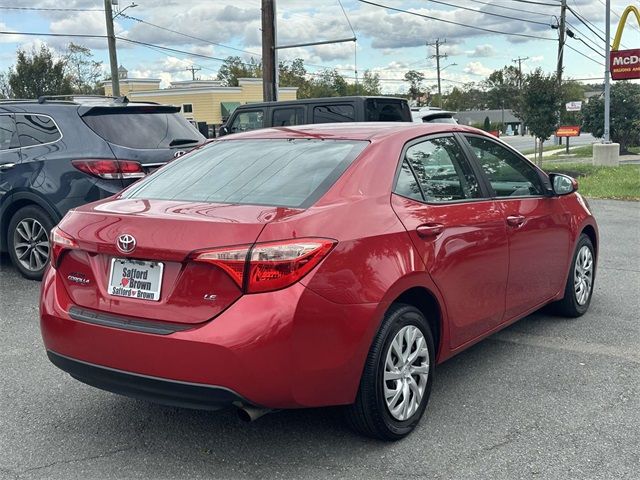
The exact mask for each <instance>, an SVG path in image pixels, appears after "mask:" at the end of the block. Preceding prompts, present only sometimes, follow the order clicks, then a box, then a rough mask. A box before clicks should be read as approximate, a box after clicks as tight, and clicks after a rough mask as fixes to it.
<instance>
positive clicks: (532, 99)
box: [514, 68, 562, 163]
mask: <svg viewBox="0 0 640 480" xmlns="http://www.w3.org/2000/svg"><path fill="white" fill-rule="evenodd" d="M561 103H562V93H561V91H560V86H559V85H558V78H557V77H556V75H555V74H545V73H544V72H543V71H542V69H540V68H538V69H536V70H535V71H533V72H532V73H530V74H529V75H527V76H526V78H525V79H524V84H523V87H522V96H521V98H520V101H519V102H518V104H517V105H516V108H515V112H514V113H515V114H516V116H517V117H518V118H520V119H521V120H522V121H523V122H524V123H525V124H526V125H527V126H528V127H529V130H530V131H531V133H533V135H534V136H536V137H537V138H538V139H539V140H540V148H541V149H542V145H543V144H544V142H545V140H547V139H548V138H549V137H551V135H552V134H553V132H554V131H555V129H556V126H557V124H558V112H559V110H560V106H561ZM540 163H542V156H541V157H540Z"/></svg>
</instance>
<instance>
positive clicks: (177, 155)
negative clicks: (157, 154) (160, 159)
mask: <svg viewBox="0 0 640 480" xmlns="http://www.w3.org/2000/svg"><path fill="white" fill-rule="evenodd" d="M185 153H187V152H185V151H184V150H178V151H177V152H176V153H174V154H173V158H178V157H181V156H182V155H184V154H185Z"/></svg>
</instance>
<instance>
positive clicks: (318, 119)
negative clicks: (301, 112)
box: [313, 104, 356, 123]
mask: <svg viewBox="0 0 640 480" xmlns="http://www.w3.org/2000/svg"><path fill="white" fill-rule="evenodd" d="M355 120H356V114H355V109H354V108H353V105H348V104H343V105H318V106H317V107H313V123H336V122H355Z"/></svg>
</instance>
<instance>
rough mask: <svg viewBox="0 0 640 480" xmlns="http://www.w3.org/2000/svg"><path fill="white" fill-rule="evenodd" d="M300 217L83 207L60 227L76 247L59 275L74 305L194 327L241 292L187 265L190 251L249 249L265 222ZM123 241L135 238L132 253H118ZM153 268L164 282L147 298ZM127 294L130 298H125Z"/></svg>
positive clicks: (142, 205) (149, 206) (191, 206)
mask: <svg viewBox="0 0 640 480" xmlns="http://www.w3.org/2000/svg"><path fill="white" fill-rule="evenodd" d="M299 212H300V210H296V209H286V208H281V207H264V206H250V205H221V204H202V203H185V202H178V201H165V200H134V199H121V200H111V201H107V202H104V203H100V204H96V205H94V206H87V207H82V208H80V209H78V210H77V211H75V212H73V213H72V214H71V215H70V216H69V217H67V218H66V219H65V220H64V221H63V222H62V223H61V225H60V229H61V230H62V231H63V232H64V233H65V234H67V235H68V236H69V237H71V238H73V239H74V241H75V242H76V243H77V247H78V248H73V249H69V250H66V251H65V252H64V253H63V254H62V255H61V257H60V259H59V264H58V266H57V270H58V272H59V274H60V281H61V282H62V283H63V284H64V286H65V288H66V291H67V292H68V294H69V296H70V298H71V300H72V301H73V303H74V304H76V305H77V306H80V307H84V308H88V309H92V310H96V311H107V312H109V313H111V314H116V315H122V316H128V317H134V318H135V317H137V318H144V319H148V320H156V321H158V320H159V321H168V322H174V323H190V324H196V323H200V322H204V321H206V320H209V319H211V318H213V317H215V316H216V315H217V314H219V313H220V312H222V311H223V310H224V309H225V308H227V307H228V306H229V305H231V304H232V303H233V302H235V301H236V300H237V299H238V298H239V297H240V296H241V294H242V291H241V288H240V287H239V286H238V285H237V284H236V283H235V282H234V281H233V279H232V278H231V277H230V276H229V275H228V274H227V273H226V272H225V271H224V270H222V269H220V268H219V267H217V266H215V265H210V264H205V263H199V262H194V261H192V260H191V257H190V255H191V254H192V252H194V251H196V250H201V249H209V248H216V247H224V246H230V245H238V244H252V243H254V242H255V241H256V239H257V238H258V236H259V234H260V232H261V231H262V229H263V228H264V225H265V224H266V223H267V222H269V221H273V220H274V219H282V218H285V217H287V216H290V215H295V214H297V213H299ZM121 235H129V236H130V237H132V238H133V239H134V241H135V248H134V249H133V251H131V252H130V253H123V251H122V250H121V249H119V248H118V246H117V242H118V238H119V237H120V236H121ZM153 268H156V270H155V271H153ZM157 269H160V270H161V272H160V278H161V280H160V282H159V284H155V283H154V285H153V287H154V288H152V289H150V290H156V287H158V288H157V290H158V294H157V300H155V299H151V297H150V296H149V295H146V294H145V292H147V291H148V290H149V289H148V288H147V287H148V286H149V285H147V283H151V282H152V277H153V278H157V277H158V273H157V272H158V270H157ZM145 271H147V272H148V273H147V275H145V274H144V272H145ZM154 272H155V273H154ZM114 275H115V277H114ZM153 281H155V280H153ZM129 282H130V283H129ZM116 286H117V287H118V288H119V290H114V288H115V287H116ZM131 290H133V291H134V297H133V298H130V297H127V296H122V294H123V292H124V293H127V295H129V294H130V293H131ZM139 292H142V294H141V293H139Z"/></svg>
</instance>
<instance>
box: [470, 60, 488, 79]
mask: <svg viewBox="0 0 640 480" xmlns="http://www.w3.org/2000/svg"><path fill="white" fill-rule="evenodd" d="M464 71H465V72H466V73H469V74H471V75H477V76H482V77H486V76H487V75H489V74H490V73H491V72H493V70H492V69H491V68H487V67H485V66H484V65H483V64H482V63H481V62H469V63H467V66H466V67H465V68H464Z"/></svg>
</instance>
